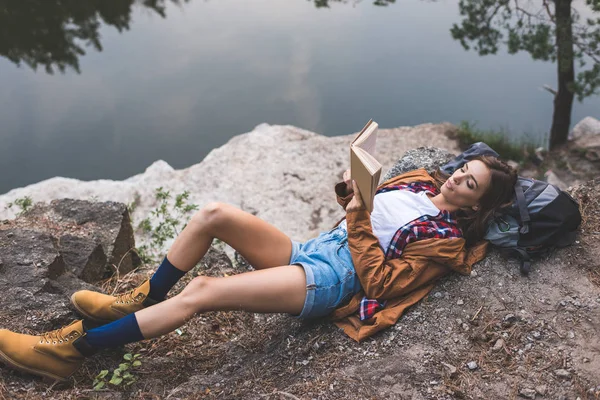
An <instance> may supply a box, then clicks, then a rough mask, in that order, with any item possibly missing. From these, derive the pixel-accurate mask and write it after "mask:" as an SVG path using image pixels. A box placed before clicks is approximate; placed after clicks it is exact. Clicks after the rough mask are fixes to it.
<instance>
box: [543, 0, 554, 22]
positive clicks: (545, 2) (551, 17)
mask: <svg viewBox="0 0 600 400" xmlns="http://www.w3.org/2000/svg"><path fill="white" fill-rule="evenodd" d="M544 8H545V9H546V14H548V18H550V21H552V22H554V15H553V14H552V12H551V11H550V4H549V2H548V0H544Z"/></svg>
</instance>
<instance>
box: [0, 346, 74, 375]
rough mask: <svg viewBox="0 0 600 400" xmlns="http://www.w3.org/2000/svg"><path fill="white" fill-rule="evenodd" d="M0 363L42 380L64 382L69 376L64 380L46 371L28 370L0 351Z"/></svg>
mask: <svg viewBox="0 0 600 400" xmlns="http://www.w3.org/2000/svg"><path fill="white" fill-rule="evenodd" d="M0 361H2V362H3V363H4V364H6V365H8V366H10V367H12V368H14V369H16V370H18V371H21V372H25V373H28V374H33V375H37V376H41V377H43V378H49V379H53V380H55V381H59V382H66V381H67V380H68V379H69V376H68V377H66V378H63V377H61V376H58V375H54V374H52V373H50V372H46V371H42V370H39V369H33V368H28V367H26V366H24V365H21V364H19V363H18V362H16V361H14V360H13V359H11V358H10V357H9V356H7V355H6V354H4V353H3V352H2V351H0Z"/></svg>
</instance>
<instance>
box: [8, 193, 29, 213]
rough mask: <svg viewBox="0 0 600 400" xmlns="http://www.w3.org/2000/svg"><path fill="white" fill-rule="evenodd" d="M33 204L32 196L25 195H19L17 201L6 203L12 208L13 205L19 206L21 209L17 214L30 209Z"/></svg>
mask: <svg viewBox="0 0 600 400" xmlns="http://www.w3.org/2000/svg"><path fill="white" fill-rule="evenodd" d="M32 205H33V201H32V200H31V197H29V196H25V197H19V198H18V199H15V201H13V202H11V203H8V204H7V205H6V208H12V207H13V206H17V207H19V209H20V211H19V212H18V213H17V215H22V214H23V213H25V212H26V211H27V210H29V209H30V208H31V206H32Z"/></svg>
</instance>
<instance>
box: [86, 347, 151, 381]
mask: <svg viewBox="0 0 600 400" xmlns="http://www.w3.org/2000/svg"><path fill="white" fill-rule="evenodd" d="M139 357H140V355H139V354H131V353H127V354H125V355H124V356H123V359H124V360H125V362H122V363H121V364H119V367H118V368H115V369H114V370H113V372H112V375H111V378H110V380H107V379H108V375H109V371H108V370H107V369H104V370H102V371H100V373H99V374H98V375H96V378H94V383H93V385H94V390H101V389H104V388H105V387H106V385H107V384H110V385H113V386H129V385H131V384H132V383H134V382H135V381H136V380H137V377H136V376H135V375H134V373H133V372H134V370H135V369H136V368H139V367H140V366H141V365H142V362H141V361H140V360H139V359H138V358H139Z"/></svg>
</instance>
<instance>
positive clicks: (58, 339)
mask: <svg viewBox="0 0 600 400" xmlns="http://www.w3.org/2000/svg"><path fill="white" fill-rule="evenodd" d="M65 328H66V327H64V326H63V327H62V328H59V329H56V330H53V331H50V332H46V333H44V334H42V336H41V338H40V344H44V343H46V344H53V345H56V344H63V343H65V342H69V341H71V340H73V339H75V338H77V337H79V332H77V331H73V332H70V333H68V334H66V335H65V334H64V333H63V330H64V329H65Z"/></svg>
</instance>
